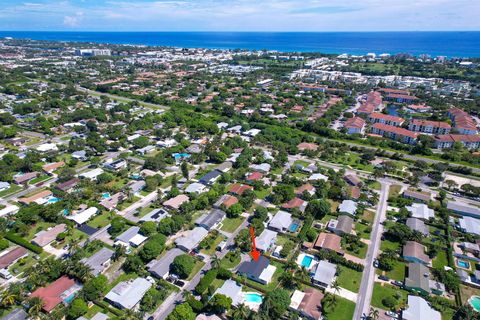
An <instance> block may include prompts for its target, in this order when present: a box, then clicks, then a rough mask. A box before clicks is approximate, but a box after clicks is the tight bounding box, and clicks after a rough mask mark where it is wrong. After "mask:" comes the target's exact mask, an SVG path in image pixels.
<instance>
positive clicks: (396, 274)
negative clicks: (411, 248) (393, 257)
mask: <svg viewBox="0 0 480 320" xmlns="http://www.w3.org/2000/svg"><path fill="white" fill-rule="evenodd" d="M405 269H406V266H405V263H404V262H401V261H397V263H396V264H395V266H394V267H393V270H392V271H388V272H387V273H386V276H387V277H389V278H390V279H394V280H398V281H403V280H405Z"/></svg>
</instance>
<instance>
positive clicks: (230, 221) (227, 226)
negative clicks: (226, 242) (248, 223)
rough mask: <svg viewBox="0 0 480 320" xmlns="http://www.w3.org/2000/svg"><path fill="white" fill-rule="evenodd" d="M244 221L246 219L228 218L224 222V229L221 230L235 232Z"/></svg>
mask: <svg viewBox="0 0 480 320" xmlns="http://www.w3.org/2000/svg"><path fill="white" fill-rule="evenodd" d="M244 220H245V218H244V217H237V218H226V219H225V220H223V222H222V228H220V230H222V231H225V232H229V233H232V232H233V231H235V230H237V228H238V227H239V226H240V225H241V224H242V223H243V221H244Z"/></svg>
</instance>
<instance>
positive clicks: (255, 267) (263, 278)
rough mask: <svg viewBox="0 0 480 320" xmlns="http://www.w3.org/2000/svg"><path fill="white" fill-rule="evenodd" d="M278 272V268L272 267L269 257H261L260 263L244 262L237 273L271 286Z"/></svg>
mask: <svg viewBox="0 0 480 320" xmlns="http://www.w3.org/2000/svg"><path fill="white" fill-rule="evenodd" d="M276 270H277V267H275V266H273V265H270V260H269V259H268V258H267V257H265V256H260V257H259V258H258V261H254V260H251V261H244V262H242V264H240V267H239V268H238V270H237V273H238V274H239V275H244V276H246V277H247V278H249V279H251V280H253V281H256V282H259V283H261V284H269V283H270V282H271V281H272V277H273V274H274V273H275V271H276Z"/></svg>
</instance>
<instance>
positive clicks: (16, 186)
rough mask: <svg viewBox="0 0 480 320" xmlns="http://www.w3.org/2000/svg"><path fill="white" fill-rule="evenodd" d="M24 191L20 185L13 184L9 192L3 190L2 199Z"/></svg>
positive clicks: (0, 195) (0, 194)
mask: <svg viewBox="0 0 480 320" xmlns="http://www.w3.org/2000/svg"><path fill="white" fill-rule="evenodd" d="M20 190H22V187H21V186H19V185H16V184H11V185H10V188H8V189H7V190H3V191H2V192H0V197H5V196H8V195H10V194H12V193H16V192H18V191H20Z"/></svg>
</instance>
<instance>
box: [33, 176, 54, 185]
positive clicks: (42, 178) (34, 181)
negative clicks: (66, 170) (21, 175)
mask: <svg viewBox="0 0 480 320" xmlns="http://www.w3.org/2000/svg"><path fill="white" fill-rule="evenodd" d="M51 178H52V177H51V176H49V175H46V174H45V175H42V176H38V177H36V178H33V179H32V180H30V181H29V182H28V184H30V185H33V184H36V183H39V182H43V181H47V180H49V179H51Z"/></svg>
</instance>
